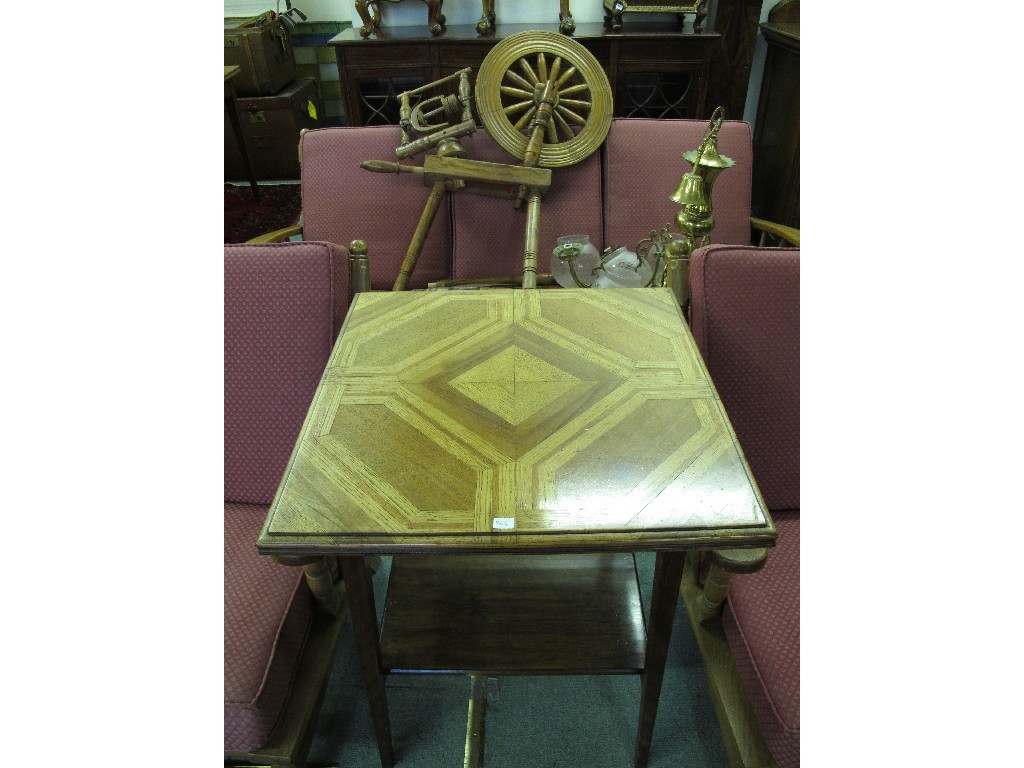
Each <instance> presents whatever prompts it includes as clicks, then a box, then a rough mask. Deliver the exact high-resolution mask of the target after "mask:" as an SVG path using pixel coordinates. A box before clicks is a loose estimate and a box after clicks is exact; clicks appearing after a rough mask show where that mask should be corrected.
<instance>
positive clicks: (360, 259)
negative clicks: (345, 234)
mask: <svg viewBox="0 0 1024 768" xmlns="http://www.w3.org/2000/svg"><path fill="white" fill-rule="evenodd" d="M367 251H368V248H367V246H366V243H365V242H363V241H362V240H353V241H352V242H351V243H349V246H348V302H349V304H351V303H352V297H353V296H355V295H356V294H357V293H363V292H365V291H368V290H370V259H369V257H368V256H367V255H366V254H367Z"/></svg>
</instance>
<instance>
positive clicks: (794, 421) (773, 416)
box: [690, 245, 800, 512]
mask: <svg viewBox="0 0 1024 768" xmlns="http://www.w3.org/2000/svg"><path fill="white" fill-rule="evenodd" d="M690 289H691V292H692V298H691V305H690V328H691V330H692V332H693V336H694V339H695V340H696V342H697V347H698V348H699V349H700V351H701V354H702V355H703V356H704V362H705V363H706V365H707V368H708V372H709V373H710V374H711V379H712V381H714V384H715V387H716V389H717V390H718V394H719V396H720V397H721V398H722V404H723V405H724V406H725V410H726V413H728V414H729V419H730V420H731V421H732V425H733V427H734V428H735V430H736V436H737V438H739V441H740V445H741V446H742V448H743V452H744V454H745V455H746V457H747V461H748V463H749V464H750V469H751V471H752V472H753V474H754V478H755V480H757V484H758V487H759V488H760V489H761V493H762V495H763V496H764V500H765V503H766V504H767V505H768V509H769V510H772V511H773V512H774V511H775V510H792V509H799V507H800V250H799V249H797V248H757V247H753V246H733V245H711V246H707V247H705V248H698V249H697V250H696V251H695V252H694V253H693V256H692V257H691V259H690Z"/></svg>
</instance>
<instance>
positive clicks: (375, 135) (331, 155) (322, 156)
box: [299, 125, 452, 291]
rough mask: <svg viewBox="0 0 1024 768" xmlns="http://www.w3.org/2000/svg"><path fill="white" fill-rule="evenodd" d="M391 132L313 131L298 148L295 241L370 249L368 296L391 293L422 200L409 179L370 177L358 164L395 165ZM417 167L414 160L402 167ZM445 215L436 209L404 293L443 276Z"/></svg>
mask: <svg viewBox="0 0 1024 768" xmlns="http://www.w3.org/2000/svg"><path fill="white" fill-rule="evenodd" d="M401 139H402V132H401V129H400V128H398V126H393V125H392V126H372V127H363V128H321V129H319V130H314V131H307V132H306V133H304V134H303V135H302V140H301V141H300V143H299V146H300V152H301V157H302V219H303V223H302V232H303V234H302V237H303V239H304V240H323V241H327V242H330V243H337V244H338V245H343V246H348V244H349V243H351V242H352V241H353V240H364V241H365V242H366V243H367V244H368V246H369V248H370V254H369V256H370V264H371V270H370V276H371V280H372V287H373V289H374V290H382V291H387V290H391V286H392V284H393V283H394V280H395V276H396V275H397V274H398V271H399V268H400V267H401V264H402V259H403V258H404V257H405V252H406V250H407V249H408V247H409V243H410V241H411V240H412V235H413V232H414V231H415V230H416V224H417V223H418V222H419V219H420V215H421V214H422V213H423V207H424V205H425V204H426V202H427V198H428V197H429V195H430V188H429V187H426V186H424V184H423V179H422V178H421V177H419V176H414V175H412V174H402V175H396V174H391V173H375V172H373V171H367V170H365V169H363V168H360V167H359V164H360V163H361V162H363V161H364V160H387V161H390V162H397V161H398V158H397V157H396V155H395V149H396V148H397V147H398V145H399V143H400V142H401ZM402 163H403V164H405V165H423V157H422V155H417V156H415V157H412V158H409V159H407V160H403V161H402ZM451 244H452V237H451V210H450V207H449V202H448V196H447V195H446V196H445V200H444V201H443V202H442V203H441V207H440V208H439V209H438V211H437V214H436V216H435V218H434V223H433V226H432V227H431V228H430V233H429V234H428V235H427V239H426V241H425V242H424V244H423V251H422V252H421V253H420V257H419V261H418V262H417V264H416V269H415V271H414V272H413V275H412V278H411V279H410V281H409V287H410V288H425V287H426V285H427V283H428V282H431V281H433V280H441V279H443V278H447V277H450V276H451V273H450V270H451Z"/></svg>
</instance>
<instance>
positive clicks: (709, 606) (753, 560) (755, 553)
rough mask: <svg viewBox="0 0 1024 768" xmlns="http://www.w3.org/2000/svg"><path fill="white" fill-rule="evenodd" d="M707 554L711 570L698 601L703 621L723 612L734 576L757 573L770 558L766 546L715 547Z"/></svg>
mask: <svg viewBox="0 0 1024 768" xmlns="http://www.w3.org/2000/svg"><path fill="white" fill-rule="evenodd" d="M707 554H708V557H709V559H710V561H711V570H710V572H709V573H708V576H707V578H706V579H705V580H704V591H703V593H701V596H700V598H699V600H698V601H697V602H698V606H697V608H698V611H699V613H700V619H701V621H704V620H706V619H709V618H711V617H712V616H717V615H719V614H720V613H721V611H722V604H723V603H724V602H725V598H726V596H727V595H728V594H729V584H730V583H731V582H732V577H733V576H735V575H736V574H738V573H755V572H756V571H759V570H761V569H762V568H763V567H764V564H765V561H766V560H767V559H768V550H767V549H765V548H764V547H759V548H757V549H713V550H711V551H710V552H708V553H707Z"/></svg>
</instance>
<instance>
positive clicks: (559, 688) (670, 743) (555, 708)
mask: <svg viewBox="0 0 1024 768" xmlns="http://www.w3.org/2000/svg"><path fill="white" fill-rule="evenodd" d="M389 570H390V559H389V558H383V562H382V566H381V568H380V569H379V570H378V571H377V573H376V575H375V576H374V590H375V594H376V601H377V610H378V613H380V612H381V610H382V607H383V605H384V594H385V592H386V589H387V578H388V573H389ZM637 570H638V572H639V576H640V585H641V596H642V598H643V601H644V608H645V611H646V610H647V609H648V607H649V605H650V589H651V578H652V575H653V571H654V556H653V555H638V556H637ZM386 685H387V695H388V707H389V713H390V717H391V730H392V740H393V745H394V749H395V764H396V768H460V767H461V766H462V765H463V756H464V745H465V735H466V714H467V702H468V699H469V694H470V684H469V678H468V677H464V676H459V675H393V676H390V677H388V678H387V683H386ZM639 711H640V678H639V677H638V676H636V675H594V676H568V677H562V676H554V677H502V678H496V679H492V680H490V681H489V683H488V704H487V718H486V730H485V732H484V733H485V736H484V765H485V766H486V768H526V767H529V768H631V766H632V765H633V749H634V744H635V739H636V726H637V718H638V716H639ZM309 761H310V762H311V763H314V764H315V763H328V764H334V765H338V766H339V768H379V766H380V758H379V756H378V753H377V743H376V741H375V740H374V737H373V729H372V727H371V725H370V715H369V709H368V707H367V703H366V697H365V694H364V692H363V687H362V682H361V676H360V673H359V666H358V661H357V659H356V655H355V648H354V647H353V644H352V631H351V626H348V627H346V628H345V631H344V634H343V635H342V641H341V644H340V646H339V649H338V654H337V657H336V659H335V664H334V668H333V670H332V672H331V678H330V680H329V682H328V687H327V694H326V697H325V699H324V703H323V707H322V708H321V711H320V719H319V721H318V724H317V730H316V733H315V735H314V737H313V744H312V746H311V747H310V752H309ZM648 765H649V768H682V767H683V766H686V768H727V766H728V760H727V758H726V754H725V747H724V745H723V743H722V736H721V733H720V732H719V730H718V720H717V719H716V717H715V710H714V705H713V704H712V701H711V694H710V691H709V690H708V685H707V678H706V677H705V674H704V668H703V666H702V663H701V658H700V652H699V651H698V650H697V643H696V640H695V639H694V637H693V632H692V631H691V629H690V623H689V620H688V618H687V616H686V609H685V607H684V606H683V605H682V604H680V605H679V607H678V610H677V611H676V621H675V626H674V627H673V630H672V644H671V646H670V648H669V655H668V663H667V666H666V670H665V680H664V684H663V688H662V693H661V701H660V704H659V706H658V720H657V723H656V725H655V728H654V738H653V741H652V744H651V758H650V762H649V763H648Z"/></svg>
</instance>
